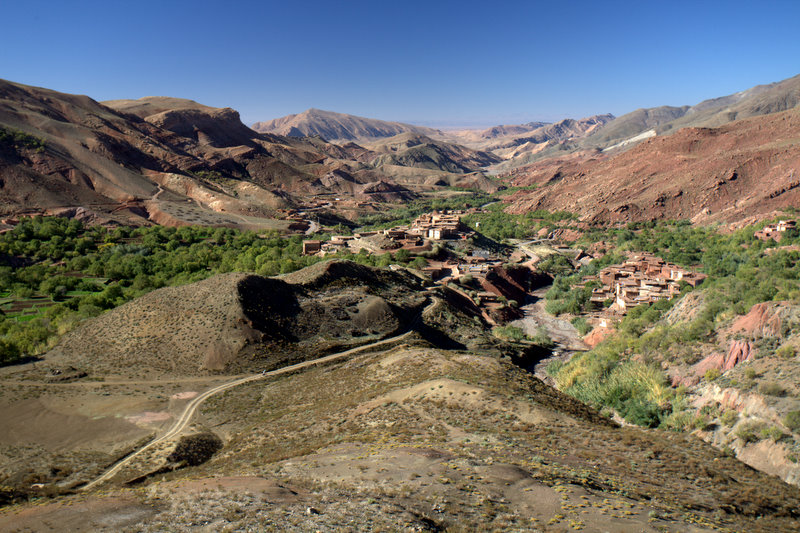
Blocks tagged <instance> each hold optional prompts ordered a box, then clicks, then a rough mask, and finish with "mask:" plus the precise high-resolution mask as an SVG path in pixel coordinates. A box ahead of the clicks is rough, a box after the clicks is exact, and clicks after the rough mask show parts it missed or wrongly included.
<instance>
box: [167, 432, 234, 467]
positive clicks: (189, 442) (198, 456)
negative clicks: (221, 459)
mask: <svg viewBox="0 0 800 533" xmlns="http://www.w3.org/2000/svg"><path fill="white" fill-rule="evenodd" d="M221 449H222V440H221V439H220V438H219V437H217V436H216V435H214V434H213V433H210V432H209V433H198V434H195V435H187V436H185V437H181V440H180V441H178V445H177V446H175V451H173V452H172V453H171V454H170V455H169V457H167V460H168V461H170V462H173V463H180V462H183V461H185V462H186V463H187V464H188V465H191V466H194V465H199V464H202V463H205V462H206V461H208V460H209V459H211V456H213V455H214V454H215V453H217V452H218V451H219V450H221Z"/></svg>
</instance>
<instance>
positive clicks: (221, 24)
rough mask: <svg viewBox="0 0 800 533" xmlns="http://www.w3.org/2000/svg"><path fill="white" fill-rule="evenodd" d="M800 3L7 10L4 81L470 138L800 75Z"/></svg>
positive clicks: (2, 29) (87, 5) (2, 22)
mask: <svg viewBox="0 0 800 533" xmlns="http://www.w3.org/2000/svg"><path fill="white" fill-rule="evenodd" d="M799 28H800V0H787V1H761V2H755V1H738V0H729V1H717V2H703V1H701V0H695V1H692V2H683V1H670V2H666V1H659V2H652V1H647V0H638V1H631V2H616V1H606V0H593V1H575V2H567V1H564V2H554V1H551V2H540V1H532V0H531V1H502V0H495V1H480V2H473V1H470V0H461V1H437V0H427V1H417V0H405V1H398V2H383V1H380V0H371V1H346V0H339V1H336V0H328V1H310V0H309V1H293V0H283V1H281V2H273V1H235V0H231V1H228V2H222V1H205V0H195V1H191V2H185V1H178V0H174V1H173V0H161V1H159V2H152V1H145V0H143V1H138V2H118V1H103V2H97V1H70V0H61V1H52V0H51V1H40V0H25V1H13V0H0V35H2V44H0V78H5V79H8V80H11V81H16V82H20V83H25V84H28V85H36V86H41V87H47V88H51V89H55V90H58V91H63V92H70V93H80V94H87V95H89V96H91V97H92V98H95V99H96V100H106V99H116V98H139V97H142V96H151V95H166V96H176V97H183V98H191V99H193V100H197V101H199V102H201V103H204V104H207V105H212V106H218V107H225V106H227V107H233V108H235V109H238V110H239V111H240V112H241V115H242V118H243V120H244V121H245V122H246V123H248V124H250V123H252V122H254V121H257V120H267V119H271V118H275V117H279V116H283V115H286V114H289V113H298V112H300V111H303V110H304V109H307V108H309V107H317V108H321V109H329V110H334V111H340V112H344V113H351V114H356V115H361V116H368V117H374V118H381V119H385V120H401V121H406V122H412V123H420V124H428V125H437V126H454V125H492V124H500V123H505V124H511V123H519V122H524V121H529V120H540V119H541V120H558V119H561V118H565V117H574V118H578V117H582V116H587V115H593V114H597V113H614V114H616V115H620V114H623V113H626V112H628V111H632V110H633V109H636V108H638V107H651V106H658V105H682V104H694V103H697V102H699V101H701V100H703V99H706V98H711V97H715V96H721V95H724V94H730V93H732V92H736V91H739V90H743V89H746V88H748V87H751V86H753V85H756V84H761V83H769V82H773V81H779V80H782V79H785V78H788V77H791V76H794V75H797V74H800V30H799Z"/></svg>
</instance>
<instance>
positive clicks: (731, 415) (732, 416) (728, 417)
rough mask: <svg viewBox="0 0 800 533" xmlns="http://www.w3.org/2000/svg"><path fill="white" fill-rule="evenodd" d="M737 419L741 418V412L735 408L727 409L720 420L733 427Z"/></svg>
mask: <svg viewBox="0 0 800 533" xmlns="http://www.w3.org/2000/svg"><path fill="white" fill-rule="evenodd" d="M737 420H739V413H737V412H736V411H734V410H730V411H725V412H724V413H722V416H720V417H719V421H720V422H722V424H723V425H724V426H727V427H733V425H734V424H736V421H737Z"/></svg>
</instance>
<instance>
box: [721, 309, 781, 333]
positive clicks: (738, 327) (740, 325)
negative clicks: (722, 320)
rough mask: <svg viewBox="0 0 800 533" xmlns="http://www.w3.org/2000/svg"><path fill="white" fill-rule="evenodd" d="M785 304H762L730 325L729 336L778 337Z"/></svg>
mask: <svg viewBox="0 0 800 533" xmlns="http://www.w3.org/2000/svg"><path fill="white" fill-rule="evenodd" d="M784 305H786V302H762V303H759V304H755V305H754V306H753V307H751V308H750V311H749V312H748V313H747V314H746V315H743V316H741V317H739V318H738V319H736V321H735V322H734V323H733V324H732V325H731V327H730V329H729V330H728V331H729V333H730V334H735V333H746V334H748V335H753V336H758V337H778V336H780V334H781V324H782V320H781V314H782V313H781V311H782V310H783V307H782V306H784Z"/></svg>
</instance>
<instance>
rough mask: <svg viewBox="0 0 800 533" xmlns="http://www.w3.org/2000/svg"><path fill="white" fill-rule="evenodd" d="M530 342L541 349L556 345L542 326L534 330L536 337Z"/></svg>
mask: <svg viewBox="0 0 800 533" xmlns="http://www.w3.org/2000/svg"><path fill="white" fill-rule="evenodd" d="M531 341H533V343H534V344H537V345H539V346H541V347H543V348H552V347H553V346H555V345H556V343H555V342H553V339H551V338H550V335H548V334H547V330H545V329H544V328H543V327H542V326H539V327H538V328H537V329H536V335H534V336H533V337H532V338H531Z"/></svg>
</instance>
